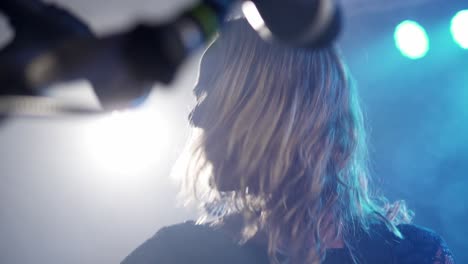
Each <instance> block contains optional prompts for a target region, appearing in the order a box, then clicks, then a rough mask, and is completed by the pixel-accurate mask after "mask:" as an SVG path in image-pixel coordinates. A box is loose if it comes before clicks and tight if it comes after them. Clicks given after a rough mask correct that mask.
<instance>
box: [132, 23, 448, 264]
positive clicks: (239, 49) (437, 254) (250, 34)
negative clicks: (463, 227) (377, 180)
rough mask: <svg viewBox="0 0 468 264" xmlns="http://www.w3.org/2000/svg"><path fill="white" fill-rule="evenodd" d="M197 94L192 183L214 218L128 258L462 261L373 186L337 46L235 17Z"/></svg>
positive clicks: (170, 230) (170, 232) (163, 236)
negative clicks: (313, 43)
mask: <svg viewBox="0 0 468 264" xmlns="http://www.w3.org/2000/svg"><path fill="white" fill-rule="evenodd" d="M195 95H196V96H197V100H198V105H197V106H196V107H195V109H194V111H193V112H192V115H191V120H192V122H193V125H194V126H196V127H198V128H200V129H201V130H202V133H201V136H200V139H199V144H198V145H197V146H196V147H195V151H194V154H193V160H192V161H193V163H192V165H193V166H191V170H190V172H192V173H194V174H195V175H191V176H190V177H188V179H189V180H188V181H187V184H186V187H188V188H187V189H188V190H193V191H194V192H195V193H196V194H197V195H196V196H197V197H198V198H197V201H198V202H200V203H201V204H203V208H204V209H205V216H206V217H208V218H210V219H211V220H210V221H205V223H203V224H195V223H193V222H187V223H184V224H180V225H175V226H171V227H166V228H163V229H161V230H160V231H159V232H158V233H157V234H156V235H155V236H154V237H153V238H151V239H150V240H148V241H147V242H146V243H144V244H143V245H142V246H140V247H139V248H138V249H136V250H135V251H134V252H133V253H132V254H131V255H130V256H128V257H127V258H126V260H125V261H124V262H123V263H125V264H137V263H178V264H183V263H265V264H266V263H314V264H316V263H327V264H332V263H340V264H343V263H379V264H383V263H408V264H409V263H413V264H429V263H431V264H442V263H445V264H449V263H454V261H453V258H452V255H451V254H450V252H449V250H448V248H447V246H446V245H445V243H444V242H443V240H442V239H441V238H440V237H439V236H438V235H437V234H435V233H434V232H432V231H429V230H427V229H424V228H420V227H416V226H414V225H409V224H408V222H409V221H410V220H411V219H410V218H411V213H410V212H408V211H407V210H406V208H405V206H404V203H402V202H398V203H395V204H392V205H390V204H388V203H387V202H386V200H385V199H384V198H383V197H380V196H377V195H375V194H374V193H373V192H372V190H371V189H370V187H369V184H368V182H369V179H368V172H367V160H366V158H367V157H366V155H367V150H366V141H365V140H366V139H365V131H364V128H363V118H362V113H361V110H360V106H359V101H358V98H357V94H356V90H355V89H354V88H353V86H352V85H351V83H350V80H349V77H348V76H347V73H346V69H345V67H344V65H343V63H342V61H341V59H340V58H339V56H338V55H337V52H336V50H335V49H334V48H324V49H320V50H305V49H294V48H290V47H284V46H282V45H281V44H278V43H269V42H266V41H264V40H262V39H261V38H260V37H259V36H258V35H257V34H256V32H255V31H254V30H252V29H251V27H250V26H249V25H248V23H247V22H246V21H245V20H244V19H239V20H234V21H231V22H229V23H228V24H227V26H226V28H225V30H224V31H223V32H222V33H221V34H220V36H219V37H218V38H217V39H216V41H215V42H214V43H213V44H212V45H211V46H210V47H209V49H208V50H207V51H206V53H205V54H204V56H203V59H202V62H201V69H200V75H199V80H198V84H197V86H196V88H195ZM204 183H205V185H203V184H204ZM203 186H204V187H203Z"/></svg>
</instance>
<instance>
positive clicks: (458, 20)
mask: <svg viewBox="0 0 468 264" xmlns="http://www.w3.org/2000/svg"><path fill="white" fill-rule="evenodd" d="M450 31H451V33H452V37H453V40H454V41H455V42H456V43H457V44H458V45H459V46H460V47H462V48H463V49H468V9H466V10H461V11H459V12H458V13H457V14H455V16H454V17H453V18H452V23H451V26H450Z"/></svg>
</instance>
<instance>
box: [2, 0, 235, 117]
mask: <svg viewBox="0 0 468 264" xmlns="http://www.w3.org/2000/svg"><path fill="white" fill-rule="evenodd" d="M232 2H233V0H204V1H202V2H201V3H198V4H196V5H195V6H194V7H193V8H191V9H189V10H187V11H185V12H183V13H182V14H180V15H178V16H176V17H175V18H174V19H172V20H170V21H168V22H166V23H163V24H156V25H154V24H138V25H136V26H135V27H134V28H132V29H130V30H129V31H126V32H119V33H116V34H112V35H109V36H104V37H102V38H101V37H99V38H98V37H96V36H95V34H93V32H92V30H91V29H90V28H89V27H88V26H87V24H86V23H85V22H84V21H82V20H81V19H79V18H78V17H77V16H75V15H74V14H72V13H71V12H69V11H67V10H65V9H63V8H61V7H59V6H56V5H53V4H46V3H43V2H42V1H40V0H2V1H0V12H2V13H4V14H5V15H6V17H7V18H8V20H9V23H10V25H11V26H12V28H13V29H14V33H15V35H14V38H13V40H12V41H11V42H10V43H8V44H7V45H6V46H5V47H4V48H3V49H2V50H0V87H1V88H0V99H1V100H0V111H4V110H5V109H4V108H8V107H9V105H10V106H11V105H14V103H12V98H16V97H18V96H21V97H24V96H27V97H31V96H32V97H33V98H35V97H37V96H40V95H41V92H42V91H43V89H44V88H45V87H47V86H50V85H51V84H54V83H57V82H64V81H65V82H66V81H72V80H76V79H83V78H84V79H87V80H88V81H90V83H91V84H92V86H93V89H94V91H95V93H96V95H97V97H98V99H99V101H100V102H101V104H102V106H103V108H104V109H105V110H114V109H122V108H127V107H131V106H134V104H135V102H137V101H139V102H141V101H142V99H144V98H145V97H146V96H147V95H148V93H149V92H150V89H151V87H152V85H153V84H154V83H156V82H159V83H162V84H169V83H170V82H172V80H173V79H174V76H175V74H176V72H177V70H178V68H179V67H180V65H181V64H182V63H183V62H184V61H185V59H186V58H187V57H188V56H189V55H190V54H192V52H193V51H195V50H196V49H197V48H199V47H200V46H203V45H204V44H205V43H206V42H207V41H208V40H209V39H210V38H211V37H212V36H213V35H214V34H215V33H216V31H217V30H218V28H219V27H220V25H221V24H222V22H223V20H224V17H225V16H226V14H227V12H228V10H229V8H230V6H231V4H232ZM2 101H6V102H7V104H5V103H4V102H3V103H2ZM36 101H37V102H39V100H36ZM29 102H34V100H29ZM23 105H24V104H23ZM13 108H14V107H13ZM65 108H66V107H65ZM55 109H56V110H57V109H58V111H59V112H61V111H63V110H66V109H64V108H61V107H55ZM74 110H76V109H74ZM74 110H73V109H71V111H72V112H73V111H74ZM12 112H14V109H13V110H12ZM31 114H32V115H34V113H31Z"/></svg>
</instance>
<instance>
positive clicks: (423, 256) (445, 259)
mask: <svg viewBox="0 0 468 264" xmlns="http://www.w3.org/2000/svg"><path fill="white" fill-rule="evenodd" d="M398 229H399V230H400V232H401V233H402V235H403V237H404V239H403V240H401V241H400V242H399V243H398V244H397V245H396V247H395V253H396V255H397V257H398V260H399V262H398V263H402V264H406V263H408V264H409V263H420V264H454V263H455V261H454V258H453V255H452V253H451V252H450V249H449V247H448V246H447V244H446V243H445V241H444V240H443V238H442V237H441V236H440V235H439V234H437V233H436V232H434V231H433V230H430V229H428V228H424V227H420V226H417V225H408V224H405V225H399V226H398Z"/></svg>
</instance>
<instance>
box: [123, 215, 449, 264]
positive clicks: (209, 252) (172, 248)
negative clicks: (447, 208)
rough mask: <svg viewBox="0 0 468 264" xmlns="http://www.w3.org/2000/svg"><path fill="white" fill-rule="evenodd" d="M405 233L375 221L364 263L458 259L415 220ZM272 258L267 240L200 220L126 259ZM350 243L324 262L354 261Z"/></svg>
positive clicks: (166, 262) (258, 263)
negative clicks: (242, 239) (241, 239)
mask: <svg viewBox="0 0 468 264" xmlns="http://www.w3.org/2000/svg"><path fill="white" fill-rule="evenodd" d="M398 228H399V230H400V232H401V233H402V234H403V236H404V239H398V238H396V237H395V236H394V235H393V234H392V233H391V232H390V231H389V230H388V229H387V228H385V227H384V226H373V227H372V228H371V230H370V231H369V232H368V233H365V234H364V233H363V234H361V235H359V237H358V238H356V239H355V241H353V244H354V247H355V250H354V252H355V255H357V258H358V261H359V262H358V263H359V264H453V263H455V262H454V260H453V256H452V254H451V253H450V251H449V249H448V247H447V245H446V244H445V242H444V241H443V240H442V238H441V237H440V236H439V235H437V234H436V233H434V232H433V231H431V230H428V229H425V228H422V227H418V226H415V225H399V226H398ZM210 263H213V264H214V263H216V264H219V263H223V264H239V263H242V264H269V259H268V254H267V249H266V245H262V244H259V243H254V242H251V241H248V242H247V243H245V244H243V245H240V244H239V243H237V242H236V241H235V240H234V239H233V238H232V236H230V235H229V234H228V233H226V232H224V231H223V230H222V229H220V228H214V227H211V226H207V225H195V224H194V222H186V223H183V224H178V225H173V226H169V227H164V228H162V229H160V230H159V231H158V232H157V233H156V234H155V235H154V236H153V237H152V238H150V239H149V240H147V241H146V242H145V243H143V244H142V245H141V246H139V247H138V248H137V249H136V250H135V251H133V252H132V253H131V254H130V255H129V256H127V257H126V258H125V259H124V260H123V261H122V262H121V264H210ZM352 263H353V261H352V260H351V257H350V254H349V253H348V250H347V249H329V250H327V254H326V260H325V261H324V262H323V264H352Z"/></svg>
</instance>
